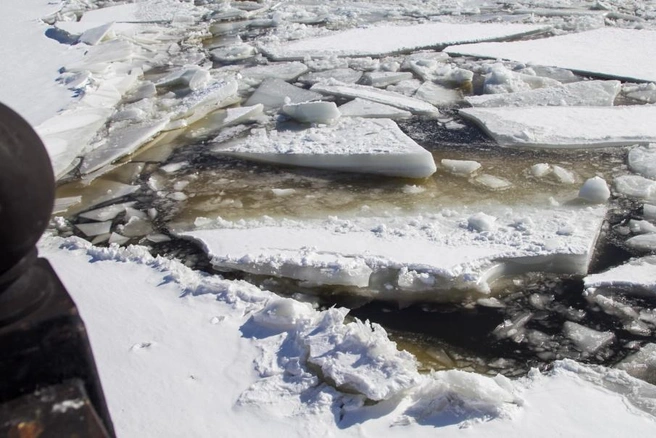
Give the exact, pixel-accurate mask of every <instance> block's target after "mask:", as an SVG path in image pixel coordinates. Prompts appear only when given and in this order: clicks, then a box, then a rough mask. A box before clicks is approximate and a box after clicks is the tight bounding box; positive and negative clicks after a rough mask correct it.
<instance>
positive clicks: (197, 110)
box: [166, 78, 239, 130]
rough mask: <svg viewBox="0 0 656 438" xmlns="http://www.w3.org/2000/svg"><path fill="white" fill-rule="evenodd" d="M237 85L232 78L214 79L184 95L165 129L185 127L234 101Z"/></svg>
mask: <svg viewBox="0 0 656 438" xmlns="http://www.w3.org/2000/svg"><path fill="white" fill-rule="evenodd" d="M238 87H239V85H238V84H237V81H235V80H234V79H232V78H227V79H225V80H219V81H216V82H214V83H212V84H210V85H208V86H207V87H205V88H203V89H202V90H196V91H194V92H192V93H191V94H189V95H187V96H185V97H184V98H183V99H182V101H181V102H180V103H179V104H178V105H177V106H176V107H175V109H174V111H173V114H172V115H171V123H170V124H169V125H168V126H167V127H166V129H167V130H170V129H174V128H180V127H185V126H187V125H191V124H192V123H194V122H197V121H198V120H200V119H202V118H203V117H205V116H206V115H208V114H209V113H211V112H212V111H214V110H217V109H219V108H223V107H224V106H227V105H231V104H233V103H235V101H236V100H237V101H238V99H237V97H236V96H237V90H238Z"/></svg>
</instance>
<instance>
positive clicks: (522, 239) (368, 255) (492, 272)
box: [181, 207, 606, 301]
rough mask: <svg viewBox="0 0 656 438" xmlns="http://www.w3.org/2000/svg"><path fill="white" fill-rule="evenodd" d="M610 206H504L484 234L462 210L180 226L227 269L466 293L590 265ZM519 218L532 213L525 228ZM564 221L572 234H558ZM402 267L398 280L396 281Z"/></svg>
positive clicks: (410, 295) (389, 295)
mask: <svg viewBox="0 0 656 438" xmlns="http://www.w3.org/2000/svg"><path fill="white" fill-rule="evenodd" d="M605 211H606V209H605V208H604V207H567V208H565V207H559V208H550V209H542V208H534V207H523V208H519V209H515V210H514V211H511V210H510V209H508V208H507V207H503V208H501V207H499V208H498V209H488V210H486V212H485V215H487V216H485V217H483V216H481V215H479V216H480V219H481V220H480V221H479V222H480V223H478V222H477V224H478V227H479V228H481V229H482V228H489V231H486V232H482V233H478V232H472V231H471V230H470V229H469V228H468V226H467V225H468V223H469V222H470V220H471V222H475V218H476V217H478V216H476V215H474V216H472V213H473V212H471V211H469V210H468V209H463V211H461V212H453V211H449V212H448V214H447V213H445V214H432V215H427V216H426V215H425V216H419V217H391V218H376V217H374V218H354V219H349V220H340V219H337V218H333V219H329V220H326V221H302V222H301V221H299V222H296V221H291V222H290V221H287V220H286V221H274V220H271V219H269V220H265V221H250V222H244V221H240V222H235V223H231V222H226V221H218V222H217V223H216V224H212V223H210V224H209V225H207V226H208V227H212V226H216V227H219V228H217V229H207V230H196V231H191V232H185V233H181V234H182V235H183V236H187V237H193V238H195V239H197V240H199V241H200V242H202V244H203V246H204V247H205V248H206V250H207V252H208V254H209V255H210V256H211V257H212V263H213V264H214V265H215V266H216V267H217V268H220V269H236V270H241V271H246V272H251V273H255V274H264V275H273V276H278V277H289V278H294V279H297V280H302V281H307V282H310V283H314V284H341V285H351V286H356V287H360V288H367V289H368V290H361V291H360V292H358V293H362V294H364V295H370V294H371V295H373V296H376V297H378V298H381V299H390V300H400V301H404V300H407V301H415V300H424V299H429V300H445V299H446V300H448V299H456V300H458V299H461V298H462V294H463V293H466V292H464V290H471V289H474V290H478V291H481V292H488V291H489V283H491V282H492V281H494V280H495V279H497V278H498V277H499V276H502V275H505V274H518V273H522V272H531V271H548V272H558V273H579V274H584V273H586V271H587V269H588V264H589V261H590V257H591V253H592V248H594V245H595V241H596V238H597V234H598V232H599V229H600V227H601V224H602V223H603V220H604V215H605ZM492 218H496V221H494V220H493V219H492ZM517 218H524V220H523V222H522V225H523V226H522V227H519V226H517V222H518V219H517ZM526 218H530V221H529V220H528V219H526ZM490 223H493V224H494V226H488V225H490ZM410 224H411V225H410ZM565 226H567V227H570V229H571V232H570V233H568V234H567V235H563V234H562V233H559V230H561V229H562V228H563V227H565ZM403 268H405V270H402V269H403ZM395 271H398V274H399V279H400V280H401V283H400V284H398V282H395V281H394V280H390V277H391V275H392V274H393V273H394V272H395ZM401 274H403V275H401ZM381 276H382V277H381ZM415 279H416V281H415ZM390 281H392V283H389V282H390ZM390 284H391V286H392V287H391V288H390V287H388V286H389V285H390ZM404 285H405V286H408V287H409V288H410V290H406V289H404ZM422 285H423V286H422ZM459 291H460V292H459Z"/></svg>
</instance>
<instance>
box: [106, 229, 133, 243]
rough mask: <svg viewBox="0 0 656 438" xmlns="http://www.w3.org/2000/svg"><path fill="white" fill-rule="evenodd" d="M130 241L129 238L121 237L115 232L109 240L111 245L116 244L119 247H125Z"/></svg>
mask: <svg viewBox="0 0 656 438" xmlns="http://www.w3.org/2000/svg"><path fill="white" fill-rule="evenodd" d="M129 241H130V238H129V237H125V236H121V235H120V234H118V233H114V232H112V234H111V235H110V236H109V240H108V242H109V243H110V244H112V243H115V244H117V245H123V244H124V243H127V242H129Z"/></svg>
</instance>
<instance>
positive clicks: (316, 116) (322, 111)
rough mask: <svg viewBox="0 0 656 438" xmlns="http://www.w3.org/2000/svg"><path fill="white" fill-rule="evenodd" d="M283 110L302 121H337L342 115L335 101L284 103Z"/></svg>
mask: <svg viewBox="0 0 656 438" xmlns="http://www.w3.org/2000/svg"><path fill="white" fill-rule="evenodd" d="M282 112H283V113H284V114H286V115H288V116H289V117H291V118H292V119H294V120H296V121H298V122H301V123H328V124H330V123H335V121H336V120H337V119H339V117H340V116H341V113H340V112H339V110H338V109H337V105H335V102H303V103H294V104H289V105H284V106H283V107H282Z"/></svg>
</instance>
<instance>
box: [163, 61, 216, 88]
mask: <svg viewBox="0 0 656 438" xmlns="http://www.w3.org/2000/svg"><path fill="white" fill-rule="evenodd" d="M209 81H210V73H209V72H208V71H207V70H205V69H202V68H200V67H198V66H195V65H193V66H188V67H183V68H181V69H179V70H176V71H174V72H171V73H169V74H168V75H166V76H164V77H163V78H162V79H160V80H159V81H157V82H156V83H155V87H157V88H169V87H177V86H186V87H188V88H189V89H190V90H192V91H195V90H198V89H200V88H203V86H204V85H205V84H207V83H208V82H209Z"/></svg>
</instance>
